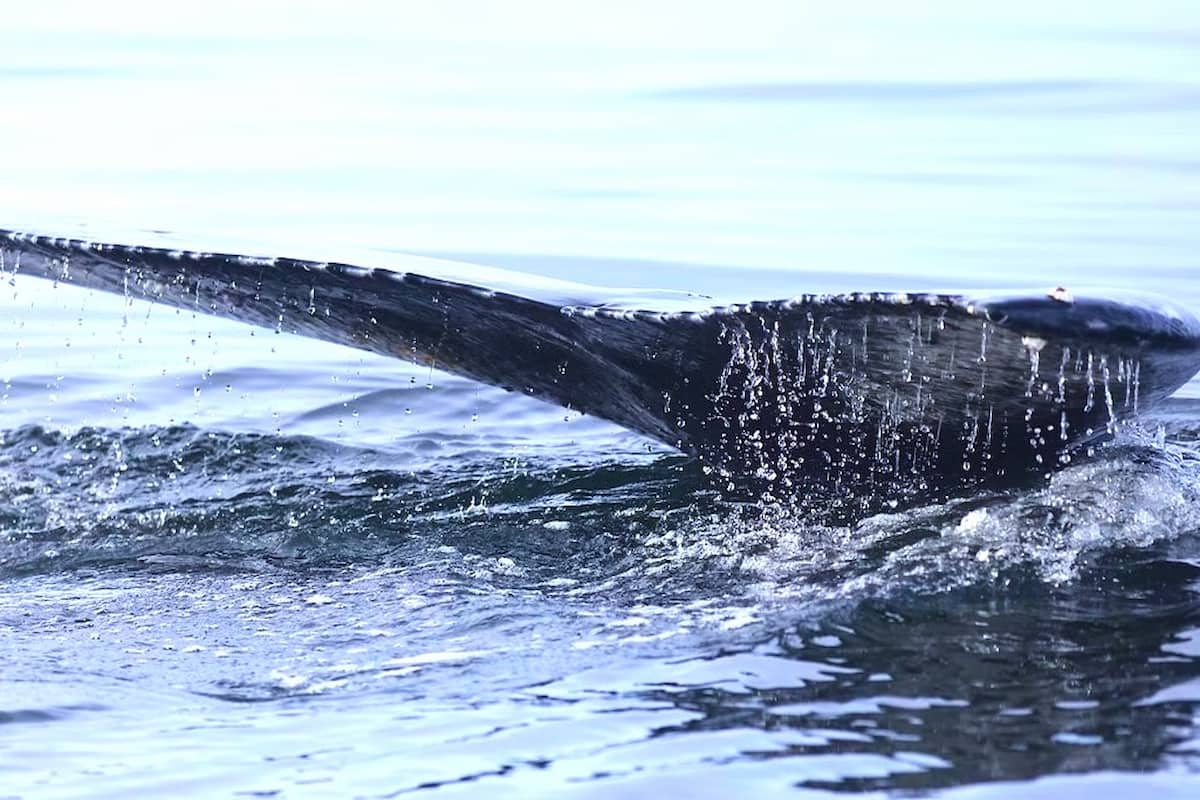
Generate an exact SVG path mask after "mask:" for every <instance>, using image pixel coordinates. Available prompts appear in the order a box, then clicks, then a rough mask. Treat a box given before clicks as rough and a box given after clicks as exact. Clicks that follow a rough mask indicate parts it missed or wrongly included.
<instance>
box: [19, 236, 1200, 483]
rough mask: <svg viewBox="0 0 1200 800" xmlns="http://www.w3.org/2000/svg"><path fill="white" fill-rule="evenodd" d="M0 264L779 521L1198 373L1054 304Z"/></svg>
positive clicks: (88, 262) (197, 263) (1173, 342)
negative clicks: (594, 435) (540, 431)
mask: <svg viewBox="0 0 1200 800" xmlns="http://www.w3.org/2000/svg"><path fill="white" fill-rule="evenodd" d="M0 250H2V251H3V252H2V254H0V255H2V257H3V267H4V269H5V270H6V271H7V272H8V273H14V272H15V273H16V274H17V275H35V276H38V277H42V278H48V279H52V280H56V281H66V282H70V283H74V284H79V285H81V286H86V287H91V288H94V289H101V290H104V291H108V292H115V293H118V294H125V295H127V296H130V297H136V298H144V299H147V300H151V301H153V302H156V303H166V304H169V305H172V306H176V307H179V308H183V309H188V310H193V311H197V312H202V313H205V314H213V315H216V316H221V317H229V318H232V319H235V320H240V321H243V322H247V323H250V324H253V325H259V326H263V327H267V328H272V329H277V330H282V331H285V332H288V333H297V334H300V335H303V336H311V337H315V338H318V339H323V340H327V341H331V342H337V343H341V344H345V345H349V346H351V347H357V348H361V349H364V350H370V351H373V352H376V353H381V354H384V355H388V356H393V357H396V358H400V359H405V360H410V361H414V362H418V363H422V364H427V365H430V366H432V367H436V368H438V369H442V370H446V371H448V372H453V373H457V374H459V375H464V376H466V377H469V378H472V379H474V380H478V381H482V382H485V383H489V384H494V385H497V386H501V387H504V388H506V389H510V390H512V391H517V392H521V393H523V394H528V395H530V396H533V397H537V398H540V399H542V400H546V401H549V402H553V403H558V404H560V405H563V406H568V407H570V408H572V409H576V410H578V411H581V412H584V413H587V414H593V415H595V416H598V417H602V418H604V419H607V420H611V421H612V422H615V423H617V424H619V425H622V426H624V427H626V428H629V429H632V430H635V431H638V432H640V433H642V434H645V435H646V436H649V437H652V438H654V439H657V440H658V441H661V442H665V443H666V444H668V445H671V446H673V447H676V448H678V449H679V450H681V451H683V452H685V453H688V454H690V455H692V456H694V457H695V458H696V459H697V460H698V461H699V463H700V464H701V466H702V468H703V469H704V471H705V472H706V474H708V475H709V476H710V478H711V479H712V480H713V481H714V483H715V484H716V485H717V486H718V487H719V488H720V489H721V490H723V491H727V492H732V493H737V494H754V495H763V494H766V495H770V496H774V497H776V498H782V497H797V496H800V497H804V496H810V495H821V496H822V497H825V498H845V500H846V502H847V503H848V504H852V505H853V504H869V505H872V506H877V505H878V504H880V503H900V502H908V501H911V500H913V499H915V498H926V497H932V496H936V495H939V494H945V493H947V492H953V491H958V490H961V489H962V488H964V487H969V486H972V485H978V484H981V483H987V482H992V481H998V480H999V481H1005V480H1013V479H1018V478H1020V477H1022V476H1028V475H1030V474H1038V473H1044V472H1047V471H1049V470H1051V469H1053V468H1055V467H1056V466H1058V465H1061V464H1063V463H1066V462H1068V461H1069V460H1070V459H1071V458H1072V457H1073V454H1074V453H1075V452H1076V451H1077V450H1078V448H1079V447H1081V446H1082V445H1084V444H1086V443H1088V442H1092V441H1094V440H1097V439H1099V438H1101V437H1104V436H1107V435H1110V434H1111V433H1112V432H1113V431H1114V430H1115V429H1116V427H1117V426H1118V425H1120V424H1121V423H1122V421H1124V420H1126V419H1128V418H1130V417H1133V416H1135V415H1137V414H1138V413H1139V412H1141V411H1144V410H1146V409H1147V408H1150V407H1152V406H1154V405H1155V404H1157V403H1159V402H1160V401H1162V400H1163V399H1165V398H1166V397H1167V396H1169V395H1170V394H1171V393H1172V392H1174V391H1175V390H1176V389H1178V388H1179V387H1180V386H1182V385H1183V384H1184V383H1185V382H1187V380H1188V379H1189V378H1191V377H1192V375H1193V374H1194V373H1195V372H1196V371H1197V370H1198V369H1200V323H1198V322H1197V320H1196V318H1195V317H1194V316H1192V315H1191V314H1190V313H1188V312H1187V311H1185V310H1183V309H1179V308H1173V307H1171V305H1170V304H1168V303H1166V302H1165V301H1162V300H1157V299H1151V298H1131V297H1114V296H1106V295H1104V294H1103V293H1080V292H1076V293H1074V295H1072V294H1071V293H1068V292H1066V291H1065V290H1063V289H1061V288H1059V289H1056V290H1052V291H1049V292H1045V291H1038V292H1011V293H1007V294H1003V295H1001V294H986V295H983V294H981V295H960V294H919V293H915V294H914V293H887V294H882V293H853V294H837V295H798V296H796V297H792V298H788V299H783V300H775V301H763V302H750V303H740V304H732V305H723V306H713V305H711V301H706V300H705V299H704V298H699V297H696V296H691V295H687V294H685V293H644V294H639V293H630V292H624V293H622V292H618V291H614V290H607V289H599V288H594V287H587V286H583V285H581V284H573V283H568V282H562V281H546V280H539V279H537V278H533V277H529V276H521V275H518V274H516V273H508V272H504V271H500V270H493V269H489V268H486V267H480V268H475V267H472V266H471V265H461V264H449V263H447V264H438V263H437V262H432V261H417V262H416V263H417V264H418V266H419V267H420V268H421V272H420V273H418V272H412V271H406V269H405V267H406V265H407V264H408V262H407V259H406V257H396V258H395V259H392V260H393V261H394V262H395V265H394V266H389V265H388V264H387V263H380V264H373V265H366V264H350V263H340V262H337V261H305V260H300V259H293V258H275V257H258V256H245V255H230V254H224V253H211V252H201V251H194V250H172V249H168V248H160V247H142V246H131V245H120V244H107V243H100V242H91V241H85V240H82V239H70V238H54V237H49V236H40V235H35V234H29V233H20V232H13V231H3V230H0ZM375 258H376V260H378V259H380V257H378V256H377V257H375ZM435 271H436V272H439V273H441V274H442V275H443V277H438V276H437V275H435V274H433V272H435ZM424 273H430V274H424ZM447 275H449V276H450V277H446V276H447Z"/></svg>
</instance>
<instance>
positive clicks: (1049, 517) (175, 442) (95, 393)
mask: <svg viewBox="0 0 1200 800" xmlns="http://www.w3.org/2000/svg"><path fill="white" fill-rule="evenodd" d="M152 10H153V9H152V8H151V7H149V6H146V7H137V6H136V5H129V6H126V7H118V8H115V9H112V8H109V7H105V8H104V9H103V10H101V9H99V8H97V10H95V11H92V10H90V9H81V8H78V7H76V6H74V5H70V4H61V6H59V5H57V4H53V3H45V4H39V6H38V8H37V9H26V10H22V11H21V12H20V13H17V14H10V15H9V17H8V18H7V19H6V23H5V29H4V30H3V31H0V84H2V85H3V88H4V92H5V98H6V108H7V109H8V117H7V121H6V122H5V124H4V125H0V170H2V172H3V175H4V183H3V186H0V225H2V226H5V227H14V226H22V225H23V226H31V227H34V228H37V229H42V230H46V231H51V232H65V233H76V232H80V233H84V234H89V235H95V236H99V237H103V236H104V235H105V233H106V232H112V231H122V236H126V237H127V236H128V235H136V233H137V231H139V230H141V231H144V232H145V235H146V236H148V237H149V236H162V235H180V236H187V237H190V238H193V239H200V240H203V239H204V237H205V236H210V237H213V238H218V237H219V238H220V239H221V240H222V241H224V240H226V239H229V238H236V239H241V240H245V241H247V242H270V243H271V244H270V246H271V247H272V248H274V247H282V248H285V249H286V248H293V250H292V251H290V252H287V253H283V254H286V255H293V256H299V257H303V256H305V255H306V250H305V248H306V246H308V247H319V246H327V245H331V244H332V245H347V244H349V245H354V246H362V247H369V248H375V249H377V250H380V251H383V252H385V253H387V252H391V253H417V254H426V255H437V256H443V257H455V258H462V259H466V260H471V261H475V262H478V263H483V264H489V265H495V266H501V267H506V268H512V269H520V270H525V271H529V272H533V273H537V274H542V275H551V276H555V277H562V278H568V279H572V280H578V281H583V282H592V283H602V284H608V285H625V286H632V287H659V288H668V289H686V290H690V291H697V292H705V293H711V294H723V295H728V294H734V295H739V296H745V299H754V298H757V299H766V298H772V297H783V296H788V295H790V294H793V293H796V292H807V291H824V290H831V291H832V290H841V289H852V290H887V289H901V288H904V289H938V288H989V287H1011V286H1033V287H1047V286H1053V285H1059V284H1063V285H1067V286H1070V287H1077V286H1080V285H1083V284H1100V285H1106V286H1115V287H1117V288H1118V289H1141V290H1151V291H1157V292H1159V293H1162V294H1165V295H1168V296H1172V297H1174V298H1176V299H1178V300H1180V301H1181V302H1184V303H1195V302H1197V301H1200V283H1197V281H1196V280H1194V277H1193V276H1194V275H1195V274H1196V273H1195V271H1194V270H1195V258H1196V254H1197V253H1198V252H1200V225H1197V224H1196V222H1197V219H1198V213H1197V212H1198V211H1200V190H1198V189H1197V181H1196V176H1197V172H1198V171H1200V153H1198V152H1197V149H1196V145H1195V142H1196V141H1197V140H1198V139H1197V136H1196V135H1195V132H1196V131H1197V130H1198V129H1200V102H1198V99H1200V70H1198V69H1197V67H1198V64H1197V61H1196V56H1195V50H1196V48H1195V45H1196V43H1197V42H1198V41H1200V17H1198V16H1197V14H1196V12H1195V11H1194V10H1193V9H1192V8H1191V7H1190V5H1189V4H1188V3H1184V2H1179V3H1172V2H1168V1H1167V0H1154V2H1149V3H1140V4H1138V5H1137V6H1136V7H1130V8H1128V9H1116V8H1110V7H1101V8H1097V7H1096V6H1095V5H1094V4H1082V3H1065V4H1063V3H1060V4H1044V3H1042V4H1038V3H1032V2H1025V1H1024V0H1018V2H1012V3H1006V4H1004V6H1003V7H994V6H985V5H984V4H971V3H968V4H959V3H954V4H951V3H938V2H928V3H924V4H920V5H918V6H917V7H905V8H904V9H899V8H892V7H890V6H886V7H882V4H881V5H876V4H873V3H865V2H864V3H851V4H849V5H846V6H844V7H839V10H836V11H835V10H829V9H826V10H821V9H813V8H806V7H802V6H800V5H798V4H784V3H769V2H751V3H742V4H739V5H738V7H737V9H736V10H728V11H723V12H721V13H716V12H707V11H706V12H703V13H702V12H698V11H697V10H696V8H695V7H694V6H693V5H692V4H673V3H663V4H655V6H654V7H653V8H652V9H645V8H642V7H640V6H636V5H635V4H616V5H612V6H611V7H606V8H604V9H603V10H601V9H596V10H594V11H591V12H586V13H585V12H583V11H580V10H578V9H571V10H565V8H564V7H561V6H559V5H556V4H544V5H543V4H535V3H518V4H515V5H514V4H506V5H505V6H504V7H503V9H501V7H499V6H491V5H489V4H483V3H466V2H462V3H446V4H439V5H438V7H437V8H436V9H426V10H423V11H422V13H421V14H420V15H416V14H415V13H413V12H397V11H395V10H393V9H391V7H390V6H388V5H387V4H375V3H362V4H355V5H352V6H351V7H350V8H348V9H345V10H339V11H337V12H334V11H332V10H313V9H305V10H298V9H296V8H294V7H293V6H292V5H291V4H256V5H255V6H254V7H253V8H250V9H244V8H241V7H240V6H239V7H236V8H235V7H234V6H233V5H232V4H229V5H225V4H216V5H211V4H210V5H206V6H205V7H204V8H203V9H199V8H198V9H196V10H193V11H189V12H176V13H177V14H186V15H185V16H170V15H164V14H162V13H158V12H155V13H151V11H152ZM128 231H133V234H128V233H125V232H128ZM162 232H166V233H165V234H164V233H162ZM0 381H2V383H0V664H2V669H0V795H9V794H11V795H14V796H37V797H41V796H51V797H53V796H61V797H80V796H114V795H133V794H139V795H168V794H171V795H176V794H180V793H183V792H192V793H196V794H204V795H214V796H222V795H238V796H286V797H305V796H339V797H344V796H364V797H386V796H395V795H398V794H403V793H424V794H442V795H453V794H455V793H458V794H464V795H475V794H483V793H487V794H488V795H489V796H519V797H527V796H531V795H539V794H545V795H551V794H553V795H554V796H626V795H635V796H636V795H647V796H648V795H651V794H652V793H653V794H662V793H668V792H669V793H679V794H687V795H689V796H697V797H728V796H743V795H751V794H771V795H787V794H795V795H799V796H806V795H807V796H822V795H824V794H826V793H830V792H832V793H844V792H849V791H861V792H867V793H876V794H887V793H889V792H893V793H894V792H902V791H912V790H916V791H922V792H936V793H940V794H942V795H944V796H948V797H970V798H981V797H1001V796H1013V795H1017V794H1019V795H1021V796H1032V797H1038V796H1047V797H1049V796H1054V797H1056V798H1057V797H1062V796H1064V795H1065V796H1084V795H1087V796H1094V797H1096V796H1098V797H1114V798H1115V797H1128V796H1134V795H1142V794H1146V795H1149V794H1153V795H1155V796H1162V797H1192V796H1195V794H1196V793H1197V792H1198V791H1200V780H1198V779H1197V775H1198V774H1200V761H1198V760H1197V759H1198V758H1200V756H1198V754H1200V504H1198V503H1197V500H1198V497H1197V495H1198V493H1200V460H1198V459H1200V456H1198V454H1197V452H1196V450H1195V444H1194V443H1195V441H1196V440H1197V439H1198V438H1200V409H1198V407H1197V405H1196V401H1195V400H1193V399H1192V398H1195V397H1196V396H1197V394H1198V390H1200V385H1198V384H1196V383H1193V384H1190V385H1189V386H1187V387H1185V388H1184V390H1182V392H1181V393H1180V397H1179V398H1178V399H1177V400H1176V401H1175V402H1174V403H1173V404H1172V405H1171V406H1170V407H1169V408H1167V409H1166V410H1164V411H1162V412H1161V413H1159V414H1158V415H1157V416H1155V417H1154V418H1152V419H1147V420H1145V421H1144V424H1143V425H1142V426H1141V429H1140V430H1130V431H1127V432H1126V433H1125V434H1124V435H1123V436H1122V437H1121V438H1120V440H1119V441H1118V442H1116V443H1114V444H1113V445H1112V446H1110V447H1108V448H1106V449H1102V450H1101V451H1099V452H1097V453H1096V454H1095V455H1094V456H1093V457H1091V458H1089V459H1084V460H1082V461H1081V462H1078V463H1076V464H1074V465H1072V466H1071V467H1070V468H1068V469H1066V470H1064V471H1062V472H1060V473H1058V474H1057V475H1055V476H1054V477H1053V478H1052V479H1050V480H1049V481H1047V482H1045V483H1044V484H1039V485H1037V486H1033V487H1028V488H1023V489H1013V490H1011V491H1008V492H1000V493H990V494H983V495H977V496H970V497H963V498H958V499H955V500H952V501H950V502H947V503H942V504H936V505H932V506H927V507H922V508H917V509H912V510H908V511H905V512H903V513H894V514H883V515H877V516H873V517H870V518H868V519H864V520H860V521H852V522H843V523H838V524H833V523H831V522H829V521H824V522H822V521H820V520H818V519H814V518H813V517H810V516H807V515H806V513H805V512H804V510H803V509H801V510H796V509H788V508H765V509H764V508H759V507H756V506H752V505H745V504H734V503H730V502H727V501H724V500H723V499H722V498H720V497H718V496H717V495H715V494H714V493H713V492H711V491H710V490H709V489H708V488H707V487H706V486H705V485H704V484H703V482H702V481H701V480H699V478H698V476H697V475H696V474H695V471H694V470H693V469H692V468H691V467H690V465H688V464H687V463H686V462H685V461H684V460H683V459H682V458H681V457H679V456H677V455H675V454H672V453H671V452H669V451H666V450H665V449H664V448H662V447H660V446H658V445H656V444H654V443H650V442H647V441H645V440H643V439H640V438H639V437H637V436H634V435H632V434H628V433H626V432H623V431H620V430H618V429H616V428H614V427H612V426H610V425H607V424H604V423H602V422H599V421H596V420H593V419H589V418H584V417H580V416H579V415H577V414H574V413H571V412H567V411H564V410H561V409H557V408H552V407H549V406H543V405H540V404H538V403H536V402H533V401H530V400H528V399H525V398H521V397H519V396H513V395H508V394H505V393H504V392H501V391H499V390H494V389H490V388H486V387H480V386H477V385H474V384H471V383H469V382H467V381H463V380H461V379H457V378H453V377H449V376H446V375H443V374H440V373H436V372H431V371H429V370H427V369H419V368H416V367H413V366H411V365H406V364H403V363H400V362H396V361H391V360H387V359H383V358H379V357H376V356H371V355H367V354H362V353H357V352H352V351H349V350H344V349H340V348H336V347H333V346H326V345H321V344H319V343H313V342H307V341H302V340H298V339H294V338H292V337H289V336H286V335H280V334H275V333H274V332H272V331H263V330H257V331H255V330H251V329H249V328H246V327H242V326H239V325H236V324H233V323H228V322H223V321H218V320H213V319H208V318H204V317H198V316H193V315H191V314H188V313H181V312H176V311H175V310H171V309H165V308H153V307H150V306H148V305H145V304H142V303H140V302H127V301H126V300H125V299H124V298H119V297H116V298H110V297H101V296H98V295H93V294H89V293H86V292H82V291H80V290H77V289H74V288H72V287H66V286H59V287H52V286H51V285H50V284H44V283H39V282H36V281H33V280H30V279H26V278H20V277H18V278H17V279H15V280H13V281H11V282H5V283H4V284H3V285H0Z"/></svg>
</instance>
